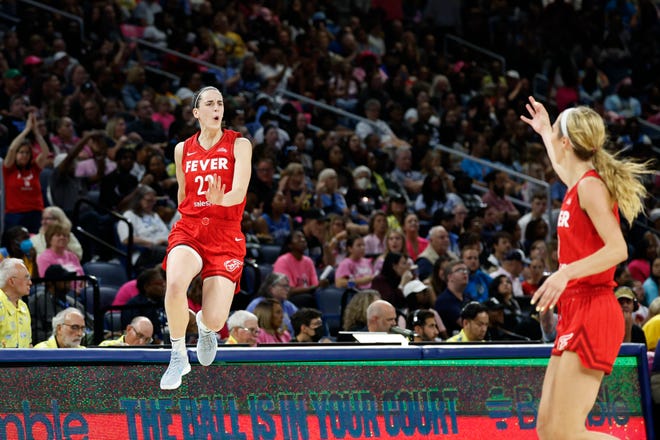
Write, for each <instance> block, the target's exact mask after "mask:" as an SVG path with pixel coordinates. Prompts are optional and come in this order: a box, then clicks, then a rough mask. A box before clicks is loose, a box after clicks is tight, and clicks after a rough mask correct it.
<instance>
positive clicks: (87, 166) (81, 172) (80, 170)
mask: <svg viewBox="0 0 660 440" xmlns="http://www.w3.org/2000/svg"><path fill="white" fill-rule="evenodd" d="M115 169H117V162H115V161H114V160H110V159H108V158H106V159H105V171H104V172H105V175H106V176H107V175H108V174H110V173H111V172H113V171H114V170H115ZM97 172H98V168H97V167H96V160H95V159H84V160H81V161H78V163H77V164H76V177H92V176H96V173H97Z"/></svg>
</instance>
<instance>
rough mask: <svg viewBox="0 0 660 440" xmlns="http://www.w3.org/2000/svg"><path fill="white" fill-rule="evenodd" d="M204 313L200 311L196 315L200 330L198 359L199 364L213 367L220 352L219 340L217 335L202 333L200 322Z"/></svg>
mask: <svg viewBox="0 0 660 440" xmlns="http://www.w3.org/2000/svg"><path fill="white" fill-rule="evenodd" d="M201 313H202V311H201V310H200V311H199V312H197V314H196V315H195V320H196V321H197V328H198V329H199V330H198V331H199V333H198V337H197V359H199V363H200V364H202V365H204V366H205V367H206V366H208V365H211V364H212V363H213V361H214V360H215V353H216V352H217V351H218V340H217V339H216V338H215V333H205V332H202V326H201V322H200V318H201Z"/></svg>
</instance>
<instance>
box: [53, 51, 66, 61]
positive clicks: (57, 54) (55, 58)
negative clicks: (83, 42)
mask: <svg viewBox="0 0 660 440" xmlns="http://www.w3.org/2000/svg"><path fill="white" fill-rule="evenodd" d="M68 57H69V54H67V53H66V52H64V51H62V50H61V51H59V52H55V55H53V62H55V63H56V62H58V61H60V60H63V59H64V58H68Z"/></svg>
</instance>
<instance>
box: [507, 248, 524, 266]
mask: <svg viewBox="0 0 660 440" xmlns="http://www.w3.org/2000/svg"><path fill="white" fill-rule="evenodd" d="M504 261H520V262H521V263H524V264H529V263H530V261H529V258H527V257H525V253H524V252H523V251H521V250H520V249H511V250H510V251H509V252H507V254H506V255H505V256H504Z"/></svg>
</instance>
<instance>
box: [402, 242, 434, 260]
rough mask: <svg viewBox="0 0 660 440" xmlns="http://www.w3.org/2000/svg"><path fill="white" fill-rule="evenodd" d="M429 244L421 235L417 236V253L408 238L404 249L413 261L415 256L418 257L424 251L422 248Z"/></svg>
mask: <svg viewBox="0 0 660 440" xmlns="http://www.w3.org/2000/svg"><path fill="white" fill-rule="evenodd" d="M428 245H429V241H428V240H427V239H426V238H422V237H417V253H415V250H414V249H413V247H412V244H411V243H410V240H408V241H406V250H407V251H408V255H410V258H412V259H413V261H415V260H416V259H417V257H419V254H421V253H422V252H424V249H426V247H427V246H428Z"/></svg>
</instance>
